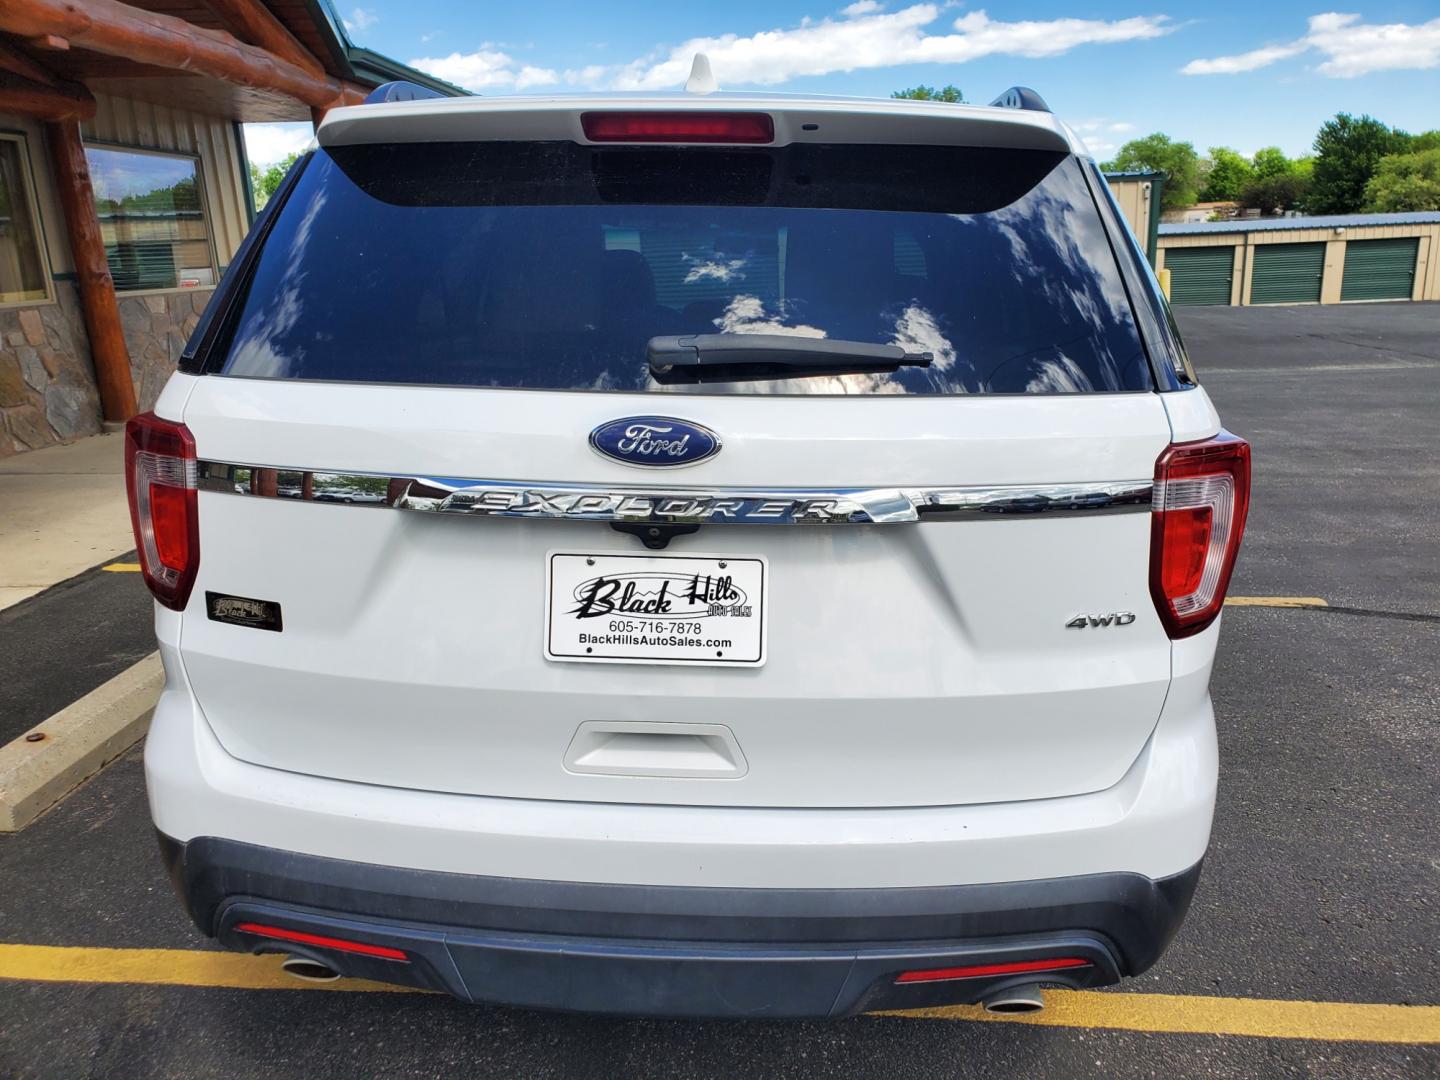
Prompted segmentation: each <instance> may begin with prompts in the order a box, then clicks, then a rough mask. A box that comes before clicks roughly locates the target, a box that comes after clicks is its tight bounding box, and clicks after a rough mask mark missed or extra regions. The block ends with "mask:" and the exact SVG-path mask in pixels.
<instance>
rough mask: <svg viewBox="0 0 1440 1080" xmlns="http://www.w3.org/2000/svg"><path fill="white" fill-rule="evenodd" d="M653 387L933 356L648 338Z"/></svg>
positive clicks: (849, 371) (886, 349)
mask: <svg viewBox="0 0 1440 1080" xmlns="http://www.w3.org/2000/svg"><path fill="white" fill-rule="evenodd" d="M646 354H647V356H648V357H649V360H650V376H651V378H653V379H654V380H655V381H656V382H658V383H700V382H738V381H740V380H743V379H791V378H795V377H796V376H805V375H858V374H863V373H867V372H876V373H881V372H891V371H899V370H900V369H901V368H902V367H929V366H930V365H931V363H932V362H933V361H934V359H935V357H934V354H932V353H928V352H907V351H906V350H905V349H904V348H902V347H901V346H899V345H876V344H872V343H870V342H866V341H837V340H835V339H834V338H802V337H790V336H788V335H786V334H682V335H680V336H678V337H675V336H671V337H653V338H651V339H650V344H649V346H648V347H647V348H646Z"/></svg>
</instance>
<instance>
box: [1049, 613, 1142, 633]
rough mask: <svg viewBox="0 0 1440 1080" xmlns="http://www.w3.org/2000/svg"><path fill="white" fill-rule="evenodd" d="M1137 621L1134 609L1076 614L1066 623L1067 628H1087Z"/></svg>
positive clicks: (1127, 624)
mask: <svg viewBox="0 0 1440 1080" xmlns="http://www.w3.org/2000/svg"><path fill="white" fill-rule="evenodd" d="M1134 621H1135V613H1134V612H1133V611H1108V612H1106V613H1105V614H1104V615H1076V616H1075V617H1074V618H1073V619H1071V620H1070V621H1069V622H1067V623H1066V624H1065V628H1066V629H1067V630H1085V629H1087V628H1089V627H1098V626H1129V625H1130V624H1131V623H1132V622H1134Z"/></svg>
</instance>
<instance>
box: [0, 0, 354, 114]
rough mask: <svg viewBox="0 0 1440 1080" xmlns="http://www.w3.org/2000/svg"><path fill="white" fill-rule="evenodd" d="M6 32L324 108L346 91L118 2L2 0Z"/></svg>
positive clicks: (231, 39) (230, 39)
mask: <svg viewBox="0 0 1440 1080" xmlns="http://www.w3.org/2000/svg"><path fill="white" fill-rule="evenodd" d="M0 31H4V32H6V33H10V34H15V35H18V36H19V37H23V38H34V37H40V36H43V35H47V34H48V35H53V36H55V37H57V38H64V39H66V40H67V41H68V42H69V43H70V44H71V45H72V46H74V47H75V48H77V49H88V50H89V51H91V52H98V53H104V54H105V55H106V56H121V57H124V58H125V59H127V60H134V61H136V62H138V63H141V64H150V65H152V66H154V67H163V68H171V69H176V70H180V71H188V72H193V73H194V74H197V75H208V76H210V77H211V78H215V79H221V80H223V81H225V82H228V83H233V84H235V85H236V86H253V87H257V88H260V89H265V90H276V91H279V92H280V93H282V94H286V95H288V96H289V97H293V98H295V99H297V100H298V101H303V102H304V103H305V104H306V105H314V106H319V107H321V108H325V107H327V106H329V105H330V104H332V103H333V102H334V101H335V99H336V98H339V97H341V96H342V95H343V94H344V93H345V86H344V84H343V83H342V82H341V81H340V80H339V79H332V78H330V77H329V76H328V75H314V74H312V73H311V72H309V71H307V70H306V69H304V68H301V67H298V66H297V65H295V64H292V63H290V62H289V61H288V60H285V59H282V58H281V57H278V56H275V55H274V54H273V53H270V52H267V51H266V50H264V49H260V48H256V47H255V46H254V45H246V44H245V43H244V42H242V41H239V40H238V39H237V38H236V37H235V36H234V35H233V34H228V33H224V32H222V31H220V30H207V29H205V28H203V27H199V26H196V25H194V24H193V23H189V22H186V21H185V20H184V19H179V18H176V17H175V16H173V15H165V14H163V13H160V12H154V11H145V10H142V9H141V8H137V7H132V6H131V5H129V4H122V3H120V2H119V0H84V3H78V2H76V0H4V3H0Z"/></svg>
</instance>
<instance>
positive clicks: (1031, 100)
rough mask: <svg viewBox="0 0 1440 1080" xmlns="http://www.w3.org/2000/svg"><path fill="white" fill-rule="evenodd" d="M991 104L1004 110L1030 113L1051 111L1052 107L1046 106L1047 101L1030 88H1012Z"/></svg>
mask: <svg viewBox="0 0 1440 1080" xmlns="http://www.w3.org/2000/svg"><path fill="white" fill-rule="evenodd" d="M990 104H991V105H998V106H999V107H1000V108H1002V109H1028V110H1029V111H1030V112H1049V111H1050V106H1049V105H1046V104H1045V99H1044V98H1042V97H1041V96H1040V95H1039V94H1037V93H1036V92H1035V91H1034V90H1031V89H1030V88H1029V87H1028V86H1012V87H1010V89H1009V90H1006V91H1005V92H1004V93H1003V94H1001V95H1000V96H999V97H997V98H996V99H995V100H994V101H992V102H990Z"/></svg>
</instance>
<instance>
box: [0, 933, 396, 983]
mask: <svg viewBox="0 0 1440 1080" xmlns="http://www.w3.org/2000/svg"><path fill="white" fill-rule="evenodd" d="M282 959H283V957H281V956H278V955H270V956H249V955H246V954H245V953H230V952H201V951H199V950H194V949H86V948H76V947H73V946H58V945H0V979H21V980H26V981H30V982H79V983H143V984H144V985H147V986H223V987H228V988H229V989H232V990H359V991H366V992H372V991H395V992H399V993H413V992H414V991H411V990H409V989H408V988H407V987H403V986H389V985H386V984H384V983H373V982H365V981H364V980H362V979H340V980H337V981H336V982H331V983H312V982H303V981H301V980H300V979H296V978H294V977H292V976H290V975H287V974H285V973H284V972H283V971H281V970H280V962H281V960H282Z"/></svg>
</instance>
